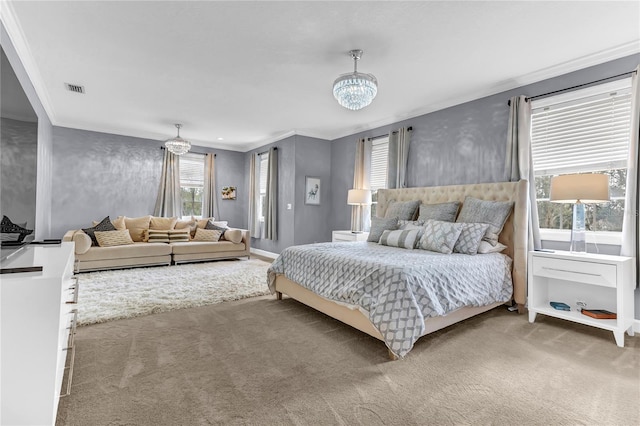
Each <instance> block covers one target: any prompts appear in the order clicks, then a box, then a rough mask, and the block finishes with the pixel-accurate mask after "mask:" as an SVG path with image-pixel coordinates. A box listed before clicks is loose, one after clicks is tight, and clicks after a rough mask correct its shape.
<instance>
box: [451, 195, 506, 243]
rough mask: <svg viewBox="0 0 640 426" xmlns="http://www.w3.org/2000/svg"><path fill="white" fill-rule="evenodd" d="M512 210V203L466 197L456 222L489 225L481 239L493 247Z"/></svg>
mask: <svg viewBox="0 0 640 426" xmlns="http://www.w3.org/2000/svg"><path fill="white" fill-rule="evenodd" d="M512 208H513V201H487V200H479V199H477V198H473V197H469V196H467V197H466V198H465V199H464V203H463V204H462V210H460V214H459V215H458V219H457V220H456V221H457V222H467V223H487V224H489V227H488V228H487V231H486V232H485V234H484V237H483V238H482V239H483V240H484V241H487V242H489V243H491V245H494V246H495V245H496V243H497V242H498V236H499V235H500V232H502V228H503V227H504V223H505V222H506V221H507V218H508V217H509V213H511V209H512Z"/></svg>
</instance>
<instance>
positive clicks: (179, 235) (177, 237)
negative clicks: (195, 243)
mask: <svg viewBox="0 0 640 426" xmlns="http://www.w3.org/2000/svg"><path fill="white" fill-rule="evenodd" d="M167 232H168V235H169V242H170V243H178V242H188V241H189V240H190V239H191V233H190V231H189V228H185V229H170V230H168V231H167Z"/></svg>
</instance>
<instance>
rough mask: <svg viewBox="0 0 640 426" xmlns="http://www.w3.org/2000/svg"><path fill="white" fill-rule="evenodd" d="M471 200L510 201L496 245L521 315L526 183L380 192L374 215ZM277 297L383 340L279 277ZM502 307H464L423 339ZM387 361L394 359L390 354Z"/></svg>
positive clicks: (366, 324) (349, 314)
mask: <svg viewBox="0 0 640 426" xmlns="http://www.w3.org/2000/svg"><path fill="white" fill-rule="evenodd" d="M467 196H471V197H475V198H479V199H483V200H491V201H513V202H514V208H513V210H512V212H511V214H510V215H509V218H508V219H507V221H506V223H505V225H504V228H503V230H502V232H501V234H500V238H499V241H500V242H501V243H502V244H504V245H506V246H507V249H505V251H504V252H503V253H505V254H507V255H509V256H510V257H511V259H513V263H512V278H513V300H514V302H515V303H516V304H517V305H518V312H520V313H522V312H524V305H525V301H526V294H527V284H526V277H527V271H526V267H527V200H528V182H527V181H526V180H521V181H519V182H499V183H481V184H472V185H451V186H434V187H423V188H402V189H380V190H378V206H377V209H376V211H377V214H378V215H379V216H381V217H384V214H385V212H386V210H387V206H388V204H389V202H390V201H393V200H395V201H411V200H420V201H421V202H422V203H424V204H436V203H446V202H449V201H460V202H463V201H464V199H465V197H467ZM275 289H276V297H277V298H278V300H281V299H282V295H283V294H286V295H287V296H289V297H291V298H293V299H295V300H297V301H299V302H301V303H304V304H305V305H308V306H310V307H312V308H314V309H316V310H318V311H320V312H322V313H324V314H326V315H329V316H330V317H333V318H335V319H337V320H339V321H342V322H344V323H345V324H348V325H350V326H352V327H354V328H357V329H358V330H360V331H363V332H365V333H367V334H369V335H371V336H373V337H375V338H376V339H379V340H383V338H382V335H381V334H380V332H379V331H378V330H377V329H376V328H375V327H374V326H373V324H372V323H371V322H370V321H369V318H367V317H366V316H365V315H364V314H363V313H362V312H360V311H359V310H357V309H352V308H349V307H347V306H345V305H343V304H339V303H336V302H333V301H331V300H329V299H326V298H324V297H322V296H319V295H317V294H315V293H313V292H312V291H310V290H307V289H306V288H304V287H302V286H301V285H299V284H297V283H295V282H293V281H291V280H289V279H288V278H286V277H285V276H284V275H282V274H279V275H277V277H276V281H275ZM502 304H503V303H494V304H492V305H487V306H480V307H464V308H460V309H457V310H455V311H453V312H450V313H448V314H447V315H445V316H440V317H434V318H428V319H426V320H425V331H424V333H422V335H421V336H424V335H426V334H429V333H433V332H434V331H437V330H440V329H442V328H444V327H447V326H449V325H451V324H455V323H457V322H459V321H462V320H465V319H467V318H471V317H473V316H475V315H478V314H481V313H483V312H486V311H488V310H491V309H493V308H495V307H497V306H500V305H502ZM389 358H391V359H393V360H395V359H397V357H396V356H395V355H394V354H393V353H392V352H391V351H389Z"/></svg>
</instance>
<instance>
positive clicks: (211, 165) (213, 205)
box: [202, 153, 220, 220]
mask: <svg viewBox="0 0 640 426" xmlns="http://www.w3.org/2000/svg"><path fill="white" fill-rule="evenodd" d="M215 164H216V155H215V154H211V153H209V154H207V155H206V156H205V158H204V188H203V194H202V217H215V218H217V219H218V220H219V219H220V218H219V214H220V213H219V211H218V202H217V199H216V165H215Z"/></svg>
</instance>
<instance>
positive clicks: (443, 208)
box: [418, 201, 460, 222]
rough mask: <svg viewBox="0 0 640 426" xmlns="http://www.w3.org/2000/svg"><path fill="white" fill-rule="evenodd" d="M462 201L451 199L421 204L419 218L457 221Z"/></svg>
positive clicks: (424, 220)
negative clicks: (443, 201) (449, 200)
mask: <svg viewBox="0 0 640 426" xmlns="http://www.w3.org/2000/svg"><path fill="white" fill-rule="evenodd" d="M458 207H460V203H459V202H458V201H451V202H449V203H438V204H420V208H419V209H418V220H421V221H423V222H426V221H427V220H429V219H431V220H441V221H443V222H455V221H456V214H457V213H458Z"/></svg>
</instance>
